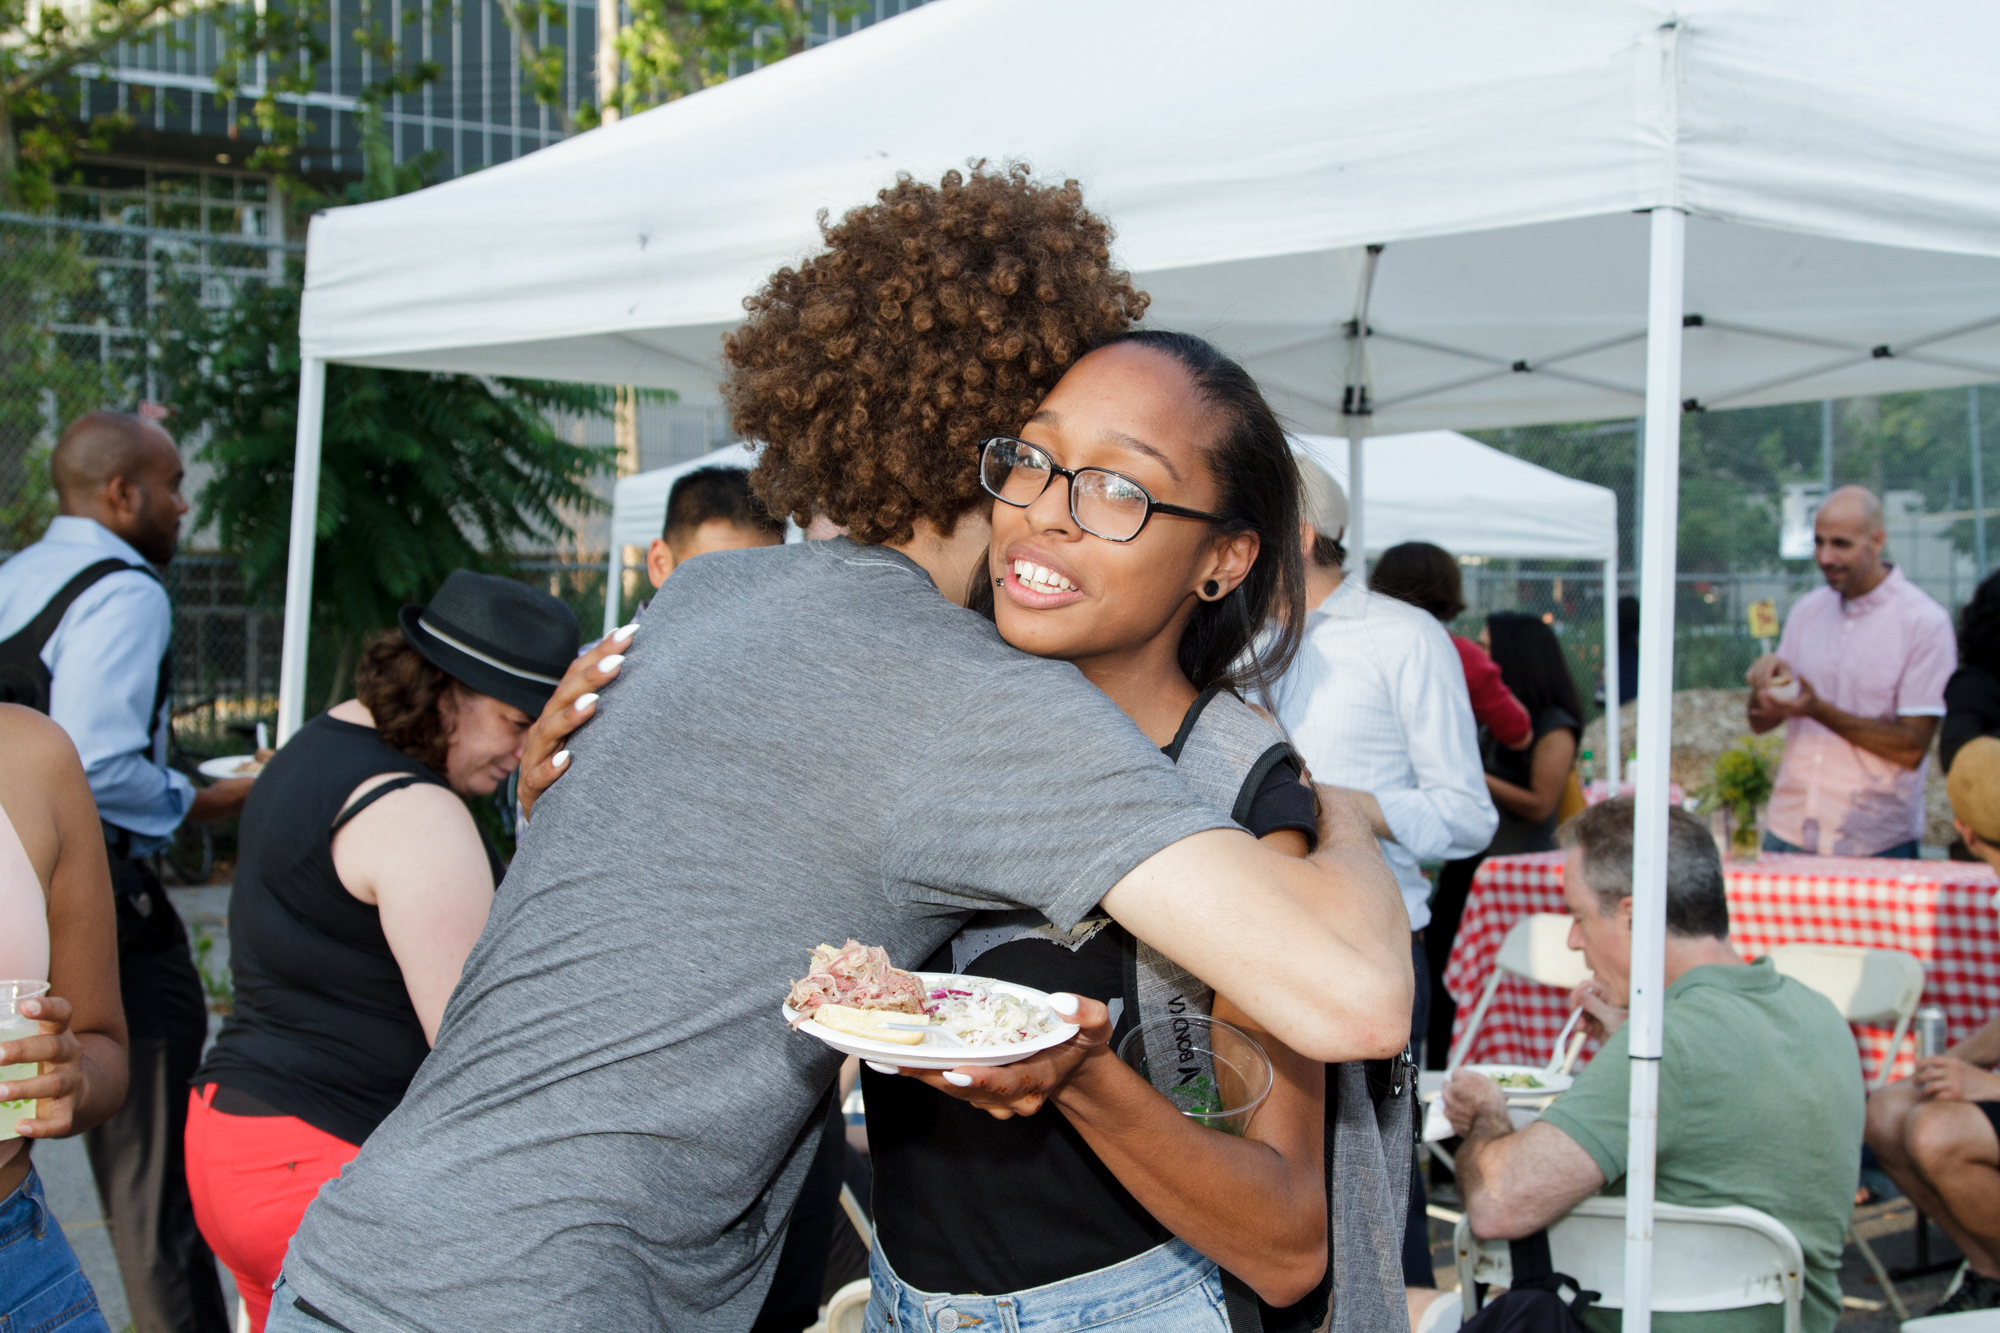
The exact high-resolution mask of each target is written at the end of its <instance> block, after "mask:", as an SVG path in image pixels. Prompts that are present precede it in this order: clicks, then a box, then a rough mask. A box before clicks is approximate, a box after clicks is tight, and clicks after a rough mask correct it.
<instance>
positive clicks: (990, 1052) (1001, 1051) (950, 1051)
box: [778, 972, 1077, 1069]
mask: <svg viewBox="0 0 2000 1333" xmlns="http://www.w3.org/2000/svg"><path fill="white" fill-rule="evenodd" d="M912 975H913V976H915V977H916V978H917V980H919V981H921V982H923V983H924V989H925V990H927V991H928V990H935V989H936V988H937V987H938V986H940V985H942V984H943V983H945V982H947V981H984V982H985V983H986V984H987V985H989V986H991V987H992V988H993V989H994V990H996V991H998V992H1000V993H1001V994H1002V995H1012V996H1014V997H1015V998H1016V999H1020V1000H1026V1001H1027V1002H1028V1003H1030V1004H1038V1005H1040V1006H1042V1007H1043V1008H1044V1009H1047V1008H1050V1007H1051V1006H1050V1004H1049V997H1048V995H1047V994H1046V993H1044V992H1042V991H1038V990H1036V989H1034V988H1033V987H1032V986H1017V985H1015V984H1014V983H1013V982H1011V981H995V980H993V979H992V978H991V977H960V976H954V975H953V974H952V973H949V972H917V973H913V974H912ZM778 1012H779V1013H780V1014H782V1015H783V1016H784V1020H785V1023H786V1025H787V1026H789V1025H790V1024H792V1023H796V1022H798V1017H799V1013H798V1010H796V1009H794V1008H792V1006H791V1005H789V1004H786V1005H782V1006H780V1008H779V1011H778ZM1061 1017H1062V1016H1061V1015H1060V1014H1058V1015H1057V1021H1056V1026H1055V1030H1054V1031H1052V1032H1045V1033H1043V1034H1042V1035H1041V1036H1039V1037H1036V1038H1035V1039H1033V1040H1032V1041H1023V1042H1016V1043H1015V1044H1013V1045H1011V1046H973V1047H970V1048H967V1047H963V1046H946V1045H943V1044H940V1043H938V1042H936V1041H935V1040H934V1039H933V1038H931V1037H929V1036H926V1037H925V1038H924V1039H923V1042H922V1043H921V1044H920V1045H916V1046H899V1045H897V1044H896V1043H895V1042H893V1041H870V1040H869V1039H868V1038H866V1037H855V1036H850V1035H848V1034H847V1033H845V1032H835V1031H834V1030H833V1029H832V1028H829V1027H821V1026H820V1025H819V1024H818V1023H816V1022H814V1021H813V1020H812V1019H810V1018H808V1019H807V1020H806V1021H805V1022H803V1023H799V1025H798V1028H797V1030H798V1031H799V1032H802V1033H804V1034H805V1035H807V1036H809V1037H817V1038H818V1039H819V1040H821V1041H823V1042H825V1043H826V1044H827V1045H829V1046H831V1047H833V1049H834V1050H836V1051H839V1052H841V1053H842V1054H843V1055H858V1056H860V1057H861V1058H862V1059H864V1060H873V1061H874V1062H875V1063H877V1064H882V1065H895V1066H896V1067H897V1068H899V1069H957V1068H959V1067H960V1066H962V1065H984V1066H989V1067H990V1066H993V1065H1011V1064H1013V1063H1014V1062H1015V1061H1016V1060H1025V1059H1027V1058H1028V1057H1029V1056H1031V1055H1033V1054H1034V1053H1035V1052H1036V1051H1046V1050H1047V1049H1048V1048H1049V1047H1051V1046H1060V1045H1062V1044H1063V1043H1064V1042H1066V1041H1068V1040H1069V1039H1070V1038H1071V1037H1074V1036H1075V1035H1076V1033H1077V1027H1076V1024H1074V1023H1065V1022H1062V1021H1061Z"/></svg>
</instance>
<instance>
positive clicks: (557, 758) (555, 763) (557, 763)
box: [549, 750, 569, 768]
mask: <svg viewBox="0 0 2000 1333" xmlns="http://www.w3.org/2000/svg"><path fill="white" fill-rule="evenodd" d="M568 762H569V751H568V750H557V751H556V752H555V754H554V755H552V756H550V758H549V767H550V768H561V767H562V766H563V765H564V764H567V763H568Z"/></svg>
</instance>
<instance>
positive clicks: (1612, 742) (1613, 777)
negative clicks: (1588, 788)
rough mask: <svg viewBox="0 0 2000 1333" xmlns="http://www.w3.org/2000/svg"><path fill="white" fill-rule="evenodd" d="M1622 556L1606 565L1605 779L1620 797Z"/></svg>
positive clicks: (1612, 791) (1621, 740)
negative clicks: (1619, 693)
mask: <svg viewBox="0 0 2000 1333" xmlns="http://www.w3.org/2000/svg"><path fill="white" fill-rule="evenodd" d="M1619 672H1620V663H1619V661H1618V557H1617V556H1615V555H1614V556H1612V557H1611V558H1610V559H1609V560H1606V561H1605V562H1604V750H1605V764H1604V776H1605V778H1606V780H1607V781H1608V782H1609V783H1610V792H1611V794H1612V795H1613V796H1616V795H1617V794H1618V784H1619V781H1620V779H1621V778H1623V776H1624V774H1622V773H1620V772H1619V768H1620V756H1619V753H1618V750H1619V746H1620V745H1621V744H1622V742H1623V741H1624V737H1622V736H1620V735H1619V734H1618V680H1619Z"/></svg>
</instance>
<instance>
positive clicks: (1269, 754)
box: [1229, 741, 1306, 824]
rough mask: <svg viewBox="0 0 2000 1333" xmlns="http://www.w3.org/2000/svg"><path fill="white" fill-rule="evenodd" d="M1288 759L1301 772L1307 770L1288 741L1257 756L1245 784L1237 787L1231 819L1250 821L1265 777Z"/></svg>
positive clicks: (1246, 775)
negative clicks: (1251, 810)
mask: <svg viewBox="0 0 2000 1333" xmlns="http://www.w3.org/2000/svg"><path fill="white" fill-rule="evenodd" d="M1287 759H1290V760H1291V761H1292V762H1293V763H1295V764H1296V765H1297V766H1298V769H1299V771H1300V772H1301V773H1303V772H1304V771H1305V767H1306V765H1305V761H1304V760H1303V759H1301V758H1299V756H1298V752H1297V751H1296V750H1294V749H1292V747H1291V744H1290V743H1289V742H1286V741H1278V742H1277V743H1275V744H1274V745H1272V746H1271V748H1270V749H1268V750H1266V751H1264V753H1263V754H1261V755H1259V756H1257V762H1256V763H1254V764H1252V765H1250V771H1249V772H1248V773H1247V774H1245V775H1244V777H1243V785H1242V786H1241V787H1238V788H1237V789H1236V805H1235V806H1234V808H1232V809H1231V810H1230V812H1229V817H1230V818H1231V819H1233V820H1235V821H1236V822H1237V823H1239V824H1247V823H1248V822H1249V820H1250V807H1251V806H1253V805H1255V804H1256V803H1257V793H1258V792H1260V791H1262V790H1263V789H1264V779H1266V778H1268V777H1270V776H1271V770H1272V769H1274V768H1276V767H1277V766H1278V765H1279V764H1282V763H1284V762H1285V761H1286V760H1287Z"/></svg>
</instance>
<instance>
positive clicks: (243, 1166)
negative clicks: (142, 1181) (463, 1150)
mask: <svg viewBox="0 0 2000 1333" xmlns="http://www.w3.org/2000/svg"><path fill="white" fill-rule="evenodd" d="M214 1097H215V1085H214V1084H213V1083H209V1084H204V1085H203V1086H202V1087H200V1088H197V1089H195V1090H194V1091H193V1092H192V1093H190V1094H189V1100H188V1125H187V1178H188V1192H189V1193H190V1194H191V1195H192V1196H193V1197H194V1220H195V1225H197V1226H199V1227H200V1228H201V1234H202V1236H203V1237H205V1238H206V1239H207V1241H208V1247H209V1248H210V1249H212V1250H214V1251H215V1257H216V1258H218V1259H220V1260H222V1262H223V1264H224V1265H226V1266H227V1267H228V1269H229V1271H230V1272H231V1273H232V1274H234V1275H235V1277H236V1290H237V1292H238V1293H240V1294H241V1295H242V1297H243V1303H244V1305H246V1306H247V1307H249V1311H250V1328H251V1331H252V1333H264V1317H265V1315H267V1314H268V1313H269V1312H270V1309H271V1288H272V1287H274V1286H276V1285H277V1282H278V1271H279V1270H280V1269H281V1268H283V1267H284V1263H285V1247H286V1246H288V1245H290V1244H291V1241H292V1233H293V1232H295V1231H297V1230H298V1229H299V1219H301V1218H303V1217H304V1216H305V1214H306V1205H307V1204H309V1203H311V1202H312V1201H313V1196H314V1195H316V1194H318V1193H319V1187H320V1186H321V1185H324V1184H325V1183H326V1182H327V1181H329V1180H332V1179H333V1178H334V1177H335V1176H337V1175H339V1174H340V1168H341V1167H343V1166H345V1165H346V1164H347V1163H348V1162H350V1161H353V1160H354V1155H355V1154H356V1153H358V1152H360V1151H361V1149H360V1148H359V1147H357V1146H355V1145H354V1144H352V1143H349V1142H347V1141H346V1140H345V1139H337V1138H335V1137H334V1136H333V1135H331V1134H328V1133H327V1132H326V1131H324V1130H319V1129H314V1128H313V1127H312V1126H311V1125H308V1124H307V1123H306V1122H305V1121H303V1120H299V1119H296V1118H295V1117H292V1116H288V1115H276V1116H241V1115H224V1114H223V1113H222V1112H220V1111H218V1110H216V1109H215V1108H214V1107H212V1106H210V1105H209V1102H210V1101H211V1100H213V1098H214Z"/></svg>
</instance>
